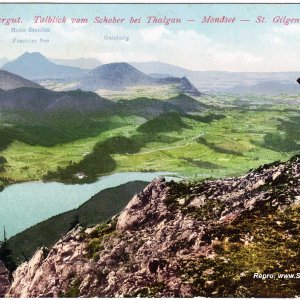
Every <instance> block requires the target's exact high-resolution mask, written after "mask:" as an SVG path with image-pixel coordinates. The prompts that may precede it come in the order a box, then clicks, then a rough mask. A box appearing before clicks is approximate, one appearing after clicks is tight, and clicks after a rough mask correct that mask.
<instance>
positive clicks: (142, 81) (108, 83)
mask: <svg viewBox="0 0 300 300" xmlns="http://www.w3.org/2000/svg"><path fill="white" fill-rule="evenodd" d="M170 84H175V85H178V89H179V93H187V94H189V95H192V96H201V93H200V92H199V91H198V90H197V89H196V88H195V87H194V86H193V85H192V84H191V82H190V81H189V80H188V79H187V78H186V77H183V78H178V77H166V78H154V77H151V76H149V75H146V74H144V73H143V72H141V71H139V70H137V69H136V68H135V67H133V66H131V65H130V64H128V63H124V62H123V63H111V64H105V65H102V66H100V67H98V68H95V69H93V70H92V71H91V72H89V73H88V74H87V75H86V76H85V77H84V78H83V79H82V80H81V81H80V84H79V85H78V88H80V89H82V90H88V91H97V90H100V89H108V90H117V91H118V90H120V91H122V90H125V89H126V88H127V87H131V86H148V85H149V86H155V85H170Z"/></svg>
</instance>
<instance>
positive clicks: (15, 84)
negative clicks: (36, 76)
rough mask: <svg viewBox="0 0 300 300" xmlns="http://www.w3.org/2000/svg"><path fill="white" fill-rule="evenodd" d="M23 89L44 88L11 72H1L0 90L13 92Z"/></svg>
mask: <svg viewBox="0 0 300 300" xmlns="http://www.w3.org/2000/svg"><path fill="white" fill-rule="evenodd" d="M21 87H29V88H43V87H42V86H40V85H38V84H36V83H35V82H32V81H30V80H27V79H24V78H23V77H20V76H18V75H15V74H12V73H10V72H7V71H3V70H0V89H2V90H12V89H17V88H21Z"/></svg>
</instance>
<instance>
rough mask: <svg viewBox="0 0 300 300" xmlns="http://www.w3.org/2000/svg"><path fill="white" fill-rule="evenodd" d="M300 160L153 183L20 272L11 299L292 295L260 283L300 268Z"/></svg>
mask: <svg viewBox="0 0 300 300" xmlns="http://www.w3.org/2000/svg"><path fill="white" fill-rule="evenodd" d="M299 181H300V158H299V157H294V158H293V159H291V160H290V161H288V162H286V163H280V162H277V163H274V164H269V165H264V166H262V167H260V168H258V169H256V170H252V171H250V172H249V173H248V174H246V175H245V176H241V177H236V178H229V179H220V180H205V181H202V182H197V183H186V182H180V183H175V182H169V183H168V182H166V181H165V180H164V179H163V178H159V179H156V180H154V181H153V182H152V183H151V184H150V185H148V186H147V187H146V188H145V189H144V190H143V191H142V192H141V193H139V194H137V195H135V196H134V197H133V199H132V200H131V201H130V202H129V203H128V205H127V206H126V207H125V209H124V210H123V211H122V212H121V213H120V215H118V216H116V217H114V218H112V220H110V221H109V222H107V223H105V224H101V225H99V226H96V227H94V228H88V229H83V228H80V227H79V228H75V229H74V230H72V231H71V232H69V233H68V234H67V235H66V236H65V237H64V238H62V239H61V240H60V241H59V242H58V243H56V245H55V246H54V247H53V248H52V249H50V250H48V249H45V248H43V249H41V250H39V251H38V252H37V253H36V254H35V255H34V257H33V258H32V259H31V260H30V261H29V262H25V263H23V264H22V265H21V266H19V268H18V269H17V270H16V271H15V272H14V274H13V277H14V280H13V283H12V285H11V287H10V290H9V291H8V293H7V297H62V296H64V297H78V296H80V297H93V296H98V297H99V296H101V297H107V296H109V297H120V296H131V297H136V296H144V297H151V296H155V297H179V296H180V297H181V296H183V297H186V296H189V297H190V296H206V297H254V296H256V297H259V296H261V297H291V296H295V295H297V294H299V292H300V289H299V286H298V285H297V282H296V281H295V280H294V281H287V280H285V281H284V282H282V281H280V280H273V281H270V282H268V288H267V289H266V287H265V286H266V283H265V282H263V281H259V280H254V279H253V273H254V272H261V273H263V272H268V273H287V272H288V273H292V272H296V270H297V267H298V266H299V257H300V255H299V246H298V245H299V238H298V236H299V233H300V224H299V216H300V209H299V205H298V202H299V200H300V186H299Z"/></svg>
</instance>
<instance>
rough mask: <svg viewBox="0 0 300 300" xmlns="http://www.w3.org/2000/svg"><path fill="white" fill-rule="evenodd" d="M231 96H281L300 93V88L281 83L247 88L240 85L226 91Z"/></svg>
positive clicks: (267, 82)
mask: <svg viewBox="0 0 300 300" xmlns="http://www.w3.org/2000/svg"><path fill="white" fill-rule="evenodd" d="M225 92H227V93H230V94H237V95H279V94H285V93H291V94H295V93H300V86H299V84H298V83H297V82H296V80H295V83H282V82H280V81H275V80H273V81H264V82H259V83H257V84H254V85H251V86H247V85H239V86H236V87H233V88H231V89H228V90H227V91H225Z"/></svg>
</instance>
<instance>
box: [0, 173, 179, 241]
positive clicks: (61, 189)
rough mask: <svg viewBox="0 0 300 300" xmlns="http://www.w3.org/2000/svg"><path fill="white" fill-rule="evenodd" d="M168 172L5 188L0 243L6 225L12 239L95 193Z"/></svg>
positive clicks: (0, 208)
mask: <svg viewBox="0 0 300 300" xmlns="http://www.w3.org/2000/svg"><path fill="white" fill-rule="evenodd" d="M162 175H164V176H165V177H166V179H167V180H170V179H174V178H173V177H172V175H173V176H175V175H176V174H174V173H171V172H149V173H142V172H124V173H115V174H111V175H107V176H103V177H100V178H99V180H98V181H96V182H94V183H91V184H74V185H67V184H63V183H57V182H46V183H44V182H41V181H35V182H26V183H19V184H14V185H11V186H8V187H7V188H5V189H4V191H3V192H0V240H2V239H3V232H2V228H3V227H4V226H5V230H6V234H7V237H11V236H13V235H15V234H17V233H19V232H21V231H23V230H25V229H26V228H28V227H31V226H33V225H35V224H37V223H39V222H41V221H44V220H46V219H48V218H50V217H52V216H55V215H57V214H60V213H63V212H65V211H68V210H71V209H74V208H77V207H78V206H79V205H81V204H82V203H84V202H85V201H87V200H89V199H90V198H91V197H92V196H93V195H95V194H97V193H98V192H100V191H102V190H104V189H107V188H111V187H114V186H118V185H121V184H124V183H127V182H130V181H134V180H142V181H152V180H153V179H154V178H156V177H158V176H162Z"/></svg>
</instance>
